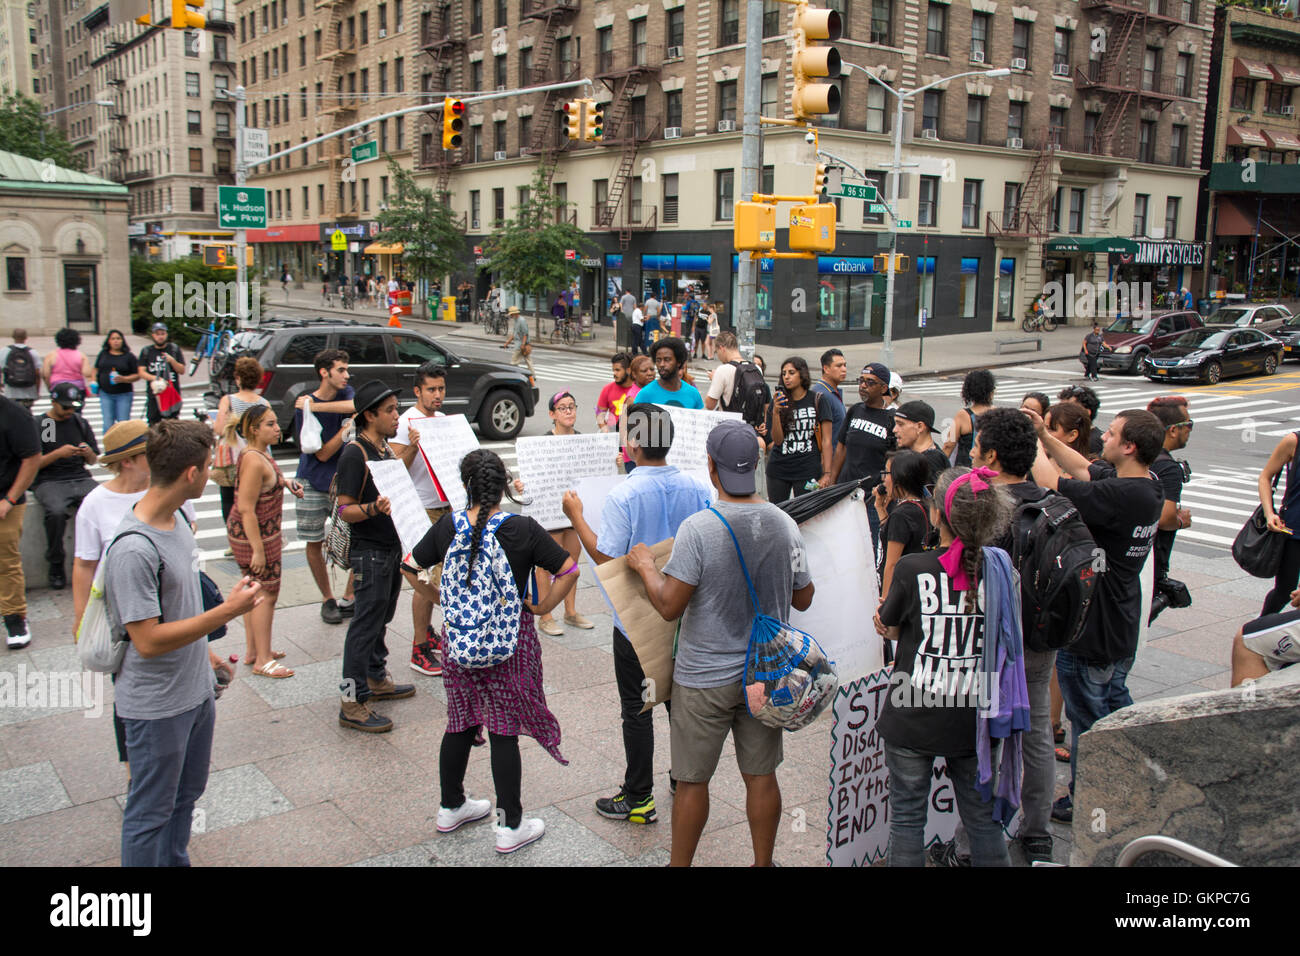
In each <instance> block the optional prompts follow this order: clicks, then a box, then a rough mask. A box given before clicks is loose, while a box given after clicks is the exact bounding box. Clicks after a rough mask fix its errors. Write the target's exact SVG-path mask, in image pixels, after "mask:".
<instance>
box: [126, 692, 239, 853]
mask: <svg viewBox="0 0 1300 956" xmlns="http://www.w3.org/2000/svg"><path fill="white" fill-rule="evenodd" d="M215 720H216V709H215V707H214V706H213V700H212V698H211V697H209V698H208V699H207V700H205V701H204V702H203V703H202V704H200V705H199V706H198V707H195V708H194V709H193V710H187V711H185V713H183V714H177V715H176V716H175V717H165V718H162V719H160V720H133V719H131V718H129V717H127V718H124V719H123V722H124V723H125V724H126V751H127V755H128V756H129V757H130V758H131V790H130V792H129V793H128V794H127V798H126V810H125V811H124V812H123V814H122V865H123V866H189V865H190V857H189V853H188V852H186V849H187V847H188V846H189V843H190V827H191V821H192V820H193V818H194V804H195V803H196V802H197V801H198V799H199V797H201V796H202V795H203V791H204V789H205V788H206V787H207V785H208V762H209V761H210V760H211V758H212V726H213V723H214V722H215Z"/></svg>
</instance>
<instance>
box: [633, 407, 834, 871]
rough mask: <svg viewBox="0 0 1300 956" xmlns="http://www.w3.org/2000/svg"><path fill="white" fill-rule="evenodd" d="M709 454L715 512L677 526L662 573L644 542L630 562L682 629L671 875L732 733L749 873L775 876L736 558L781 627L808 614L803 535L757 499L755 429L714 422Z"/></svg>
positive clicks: (769, 798) (762, 740) (765, 756)
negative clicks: (747, 681) (795, 615)
mask: <svg viewBox="0 0 1300 956" xmlns="http://www.w3.org/2000/svg"><path fill="white" fill-rule="evenodd" d="M706 452H707V455H708V469H709V480H710V482H712V484H713V486H714V487H715V488H716V489H717V490H718V503H717V505H716V509H715V508H710V509H708V510H707V511H699V512H696V513H695V514H693V515H691V516H690V517H688V518H686V519H684V520H683V521H682V523H681V526H680V527H679V528H678V530H677V536H676V538H675V539H674V541H673V553H672V556H671V557H670V558H669V559H668V563H667V565H665V566H664V569H663V571H659V570H658V569H657V568H656V567H655V563H654V557H653V556H652V555H651V553H650V549H649V547H647V546H646V545H645V544H644V543H637V544H636V545H635V546H634V547H633V548H632V550H631V551H630V552H629V553H628V556H627V562H628V566H629V567H630V568H631V569H632V570H633V571H635V572H636V573H637V574H639V575H640V576H641V580H642V582H643V583H644V584H645V589H646V594H647V595H648V597H649V599H650V603H651V604H653V605H654V608H655V611H657V612H658V614H659V616H660V617H662V618H663V619H664V620H665V621H672V620H677V619H678V618H680V619H681V623H680V626H679V630H678V638H677V658H676V664H675V667H674V670H673V687H672V701H673V716H672V720H671V722H670V728H671V735H672V775H673V776H674V777H676V778H677V795H676V798H675V800H674V802H673V832H672V856H671V865H672V866H689V865H690V864H691V861H692V859H694V857H695V850H696V847H697V846H698V845H699V841H700V834H701V833H703V832H704V827H705V824H707V823H708V820H709V781H710V780H712V779H713V775H714V772H715V771H716V770H717V767H718V760H719V758H720V757H721V755H722V748H723V746H724V745H725V744H726V741H727V736H728V734H730V736H731V738H732V743H733V744H734V745H735V749H736V764H737V765H738V767H739V769H740V775H741V778H742V779H743V780H744V782H745V815H746V816H747V817H748V819H749V832H750V835H751V838H752V841H753V848H754V865H755V866H771V865H772V851H773V848H774V847H775V845H776V829H777V826H778V825H779V824H780V821H781V789H780V787H779V786H778V784H777V779H776V768H777V767H778V766H779V765H780V763H781V758H782V739H781V738H782V734H783V732H782V731H781V730H780V729H779V728H776V727H769V726H767V725H766V724H762V723H759V721H757V720H756V719H755V718H754V717H752V716H750V714H749V711H748V709H747V707H746V704H745V699H744V694H743V688H742V683H743V680H744V675H745V656H746V651H747V649H748V647H749V637H750V625H751V624H752V623H753V620H754V605H753V602H752V601H751V599H750V593H749V591H748V590H747V589H745V588H738V587H736V582H737V581H738V580H741V579H742V578H743V572H742V570H741V565H740V558H739V557H738V555H737V550H739V553H740V555H743V558H744V563H745V567H746V568H748V569H749V576H750V578H751V579H752V581H753V589H752V590H753V591H754V592H756V593H757V595H758V604H759V606H760V608H761V609H762V613H764V614H766V615H770V616H772V617H775V618H777V619H779V620H782V621H787V620H789V619H790V609H791V607H793V608H795V609H797V610H800V611H803V610H807V609H808V607H809V606H810V605H811V604H812V599H813V583H812V578H811V577H810V575H809V572H808V569H807V562H806V561H801V560H798V556H799V555H802V554H806V553H807V552H806V550H805V548H804V543H803V538H802V537H800V535H799V527H798V525H796V524H795V522H794V519H793V518H791V517H790V516H789V515H787V514H786V513H785V512H784V511H782V510H781V509H780V508H778V507H776V506H775V505H773V504H770V503H768V502H766V501H763V500H762V499H761V498H759V497H758V495H757V494H756V489H755V485H754V472H755V469H756V468H757V465H758V443H757V442H756V441H754V430H753V428H751V427H750V426H749V425H746V424H745V423H744V422H738V421H724V422H720V423H719V424H718V425H716V426H715V427H714V428H713V430H712V431H711V432H709V437H708V440H707V442H706ZM729 528H730V529H733V530H734V535H735V538H734V540H735V542H736V543H735V544H733V537H732V533H730V532H729V530H728V529H729Z"/></svg>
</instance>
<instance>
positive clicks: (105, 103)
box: [41, 100, 117, 146]
mask: <svg viewBox="0 0 1300 956" xmlns="http://www.w3.org/2000/svg"><path fill="white" fill-rule="evenodd" d="M116 105H117V104H116V103H114V102H113V101H112V100H91V101H90V102H89V103H72V104H71V105H69V106H60V107H59V108H58V109H53V110H46V111H45V112H43V113H42V114H41V117H42V118H44V117H46V116H53V115H54V114H55V113H62V112H63V111H64V110H75V109H78V108H80V107H82V106H116ZM41 145H42V146H44V145H45V127H44V126H43V125H42V126H41Z"/></svg>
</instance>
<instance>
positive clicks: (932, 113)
mask: <svg viewBox="0 0 1300 956" xmlns="http://www.w3.org/2000/svg"><path fill="white" fill-rule="evenodd" d="M942 116H943V93H941V92H939V91H938V90H926V91H925V99H923V100H922V101H921V129H923V130H926V129H932V130H934V131H935V132H936V133H938V134H939V136H940V137H942V136H943V131H942V127H941V125H940V122H939V121H940V119H941V117H942Z"/></svg>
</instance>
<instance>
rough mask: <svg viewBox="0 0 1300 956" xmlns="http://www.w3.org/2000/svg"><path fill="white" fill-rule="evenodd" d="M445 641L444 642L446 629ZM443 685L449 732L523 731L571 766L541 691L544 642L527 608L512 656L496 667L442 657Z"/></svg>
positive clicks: (504, 733)
mask: <svg viewBox="0 0 1300 956" xmlns="http://www.w3.org/2000/svg"><path fill="white" fill-rule="evenodd" d="M442 639H443V643H444V645H445V644H446V641H447V632H446V628H444V629H443V634H442ZM442 685H443V689H444V690H446V692H447V732H448V733H453V734H456V733H460V732H461V731H464V730H469V729H470V728H471V727H480V726H485V727H487V729H488V731H489V732H490V733H494V734H500V735H502V736H506V737H517V736H519V735H520V734H523V735H525V736H528V737H532V738H533V739H534V740H536V741H537V742H538V743H539V744H541V746H542V747H543V749H545V750H546V752H547V753H549V754H550V755H551V756H552V757H554V758H555V759H556V760H558V761H559V762H560V763H561V764H564V765H565V766H568V763H569V761H567V760H565V759H564V757H563V756H562V755H561V754H560V722H559V721H558V720H556V719H555V715H554V714H552V713H551V711H550V709H549V708H548V707H547V706H546V694H545V693H544V692H543V691H542V645H541V643H540V642H539V641H538V640H537V628H536V626H535V625H534V623H533V615H532V613H531V612H530V611H528V610H527V609H526V608H525V609H524V612H523V614H522V615H521V617H520V621H519V644H518V647H517V648H516V650H515V653H514V656H513V657H511V658H510V659H509V660H508V661H506V662H505V663H502V664H498V665H497V666H496V667H458V666H457V665H456V664H453V663H452V662H451V661H449V660H444V661H443V663H442Z"/></svg>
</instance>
